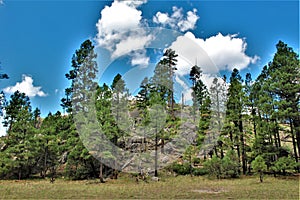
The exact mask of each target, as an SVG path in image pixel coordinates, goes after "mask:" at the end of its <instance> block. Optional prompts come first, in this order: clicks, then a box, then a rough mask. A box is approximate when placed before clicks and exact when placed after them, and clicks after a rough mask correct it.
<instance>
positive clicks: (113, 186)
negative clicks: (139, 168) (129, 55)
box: [0, 175, 299, 199]
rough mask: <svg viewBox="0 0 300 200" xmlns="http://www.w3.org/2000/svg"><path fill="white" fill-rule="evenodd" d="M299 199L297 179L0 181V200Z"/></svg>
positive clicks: (189, 178) (200, 178) (197, 178)
mask: <svg viewBox="0 0 300 200" xmlns="http://www.w3.org/2000/svg"><path fill="white" fill-rule="evenodd" d="M16 198H17V199H299V177H293V178H291V177H289V178H286V179H284V178H276V179H275V178H273V177H265V182H264V183H259V180H258V178H257V177H244V178H240V179H230V180H209V179H207V178H204V177H189V176H178V177H168V178H164V179H162V180H161V181H160V182H151V181H150V182H149V183H145V182H139V183H136V182H135V180H134V179H132V178H129V177H128V176H125V175H123V176H121V177H120V179H119V180H110V181H108V182H107V183H105V184H100V183H98V182H96V181H66V180H56V181H55V183H54V184H51V183H50V182H49V181H47V180H23V181H4V180H1V181H0V199H16Z"/></svg>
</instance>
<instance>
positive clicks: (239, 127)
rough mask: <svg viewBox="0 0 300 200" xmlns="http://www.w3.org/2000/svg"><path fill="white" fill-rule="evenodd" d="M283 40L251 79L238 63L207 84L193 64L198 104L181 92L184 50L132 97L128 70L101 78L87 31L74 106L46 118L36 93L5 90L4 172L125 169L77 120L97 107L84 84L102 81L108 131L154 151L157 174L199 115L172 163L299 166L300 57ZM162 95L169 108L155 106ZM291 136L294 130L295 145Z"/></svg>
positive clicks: (274, 168)
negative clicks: (182, 98) (89, 142)
mask: <svg viewBox="0 0 300 200" xmlns="http://www.w3.org/2000/svg"><path fill="white" fill-rule="evenodd" d="M276 48H277V52H276V54H275V55H274V58H273V60H272V61H271V62H270V63H269V64H268V65H267V66H265V67H264V68H263V70H262V72H261V74H260V75H259V76H258V77H257V79H256V80H254V81H253V80H252V79H251V75H250V74H247V75H246V77H245V81H244V80H243V79H242V77H241V75H240V74H239V71H238V70H237V69H234V70H233V71H232V74H231V76H230V78H229V79H227V78H226V77H225V76H224V77H223V79H220V78H215V79H214V81H213V83H212V86H211V87H210V88H208V87H207V86H206V85H205V84H204V83H203V81H202V80H201V76H202V71H201V68H200V67H198V66H196V65H195V66H192V67H191V71H190V81H191V85H192V87H191V88H192V91H193V92H192V98H193V100H192V104H191V105H184V104H183V103H181V102H175V100H174V93H173V91H174V88H173V87H174V76H175V71H176V70H177V68H176V65H177V59H176V58H177V56H178V55H177V54H176V52H175V51H173V50H172V49H168V50H166V51H165V52H164V54H163V58H162V59H161V60H160V61H159V62H158V64H157V65H156V68H155V71H154V75H153V77H146V78H145V79H144V80H143V81H142V83H141V85H140V90H139V92H138V94H137V96H136V97H135V98H133V99H132V98H129V97H130V94H129V90H128V89H127V88H126V84H125V81H124V80H123V79H122V76H121V75H120V74H117V75H116V76H115V78H114V80H113V83H112V84H111V86H109V85H107V84H104V85H102V86H100V85H98V83H97V82H96V77H97V72H98V67H97V63H96V61H95V60H96V57H97V55H96V54H95V52H94V46H93V44H92V42H91V41H89V40H87V41H85V42H84V43H82V45H81V46H80V48H79V49H78V50H77V51H76V52H75V54H74V56H73V58H72V69H71V70H70V72H69V73H68V74H66V78H67V79H68V80H70V87H69V88H67V89H66V90H65V98H63V99H62V104H61V106H62V108H63V109H64V113H65V114H62V113H60V112H57V113H55V114H52V113H49V115H48V116H47V117H46V118H44V119H42V118H41V117H40V110H39V109H34V110H33V109H32V107H31V104H30V100H29V98H28V97H27V96H26V95H25V94H24V93H20V92H18V91H17V92H15V93H14V94H13V95H12V96H11V98H10V100H9V101H8V102H7V101H6V100H5V98H4V97H3V98H2V102H1V105H2V106H3V110H4V111H5V112H4V125H5V126H6V127H7V128H8V130H7V135H6V136H5V137H3V138H1V140H0V177H1V178H5V179H10V178H16V179H23V178H30V177H32V176H39V177H42V178H45V177H52V178H54V177H62V176H63V177H68V178H70V179H88V178H99V179H100V181H101V182H104V181H105V178H106V177H108V176H111V177H112V178H117V177H118V173H119V172H120V171H121V170H122V168H121V167H120V166H115V167H111V166H106V165H104V164H103V162H100V161H101V160H102V161H103V160H105V159H109V160H112V161H115V163H117V159H118V158H117V157H116V156H115V155H114V153H113V150H107V151H105V152H97V153H96V154H95V153H93V152H91V151H90V150H89V149H87V148H86V147H85V146H84V143H83V141H82V140H81V138H80V134H86V133H80V134H79V132H78V126H77V127H76V124H75V123H74V120H75V118H76V119H77V118H78V116H76V113H78V112H79V111H85V112H86V110H88V109H89V108H88V107H87V105H86V104H85V102H87V101H88V99H90V98H91V96H90V95H91V93H89V92H86V93H85V92H83V93H82V91H91V90H92V89H94V88H96V93H95V95H94V96H93V97H92V98H94V101H93V102H94V103H95V106H94V107H95V109H96V118H97V119H96V120H97V121H98V123H99V126H100V127H101V131H102V132H103V133H104V134H105V136H106V138H108V139H109V140H110V142H111V143H112V144H114V145H115V146H116V147H118V148H123V149H125V150H130V151H133V152H137V151H139V152H147V151H154V152H155V158H154V162H153V166H154V170H153V175H154V176H158V160H159V158H158V151H159V152H161V153H163V154H164V153H166V152H164V149H165V146H166V145H167V144H168V143H169V142H170V141H171V140H172V139H173V138H175V137H176V136H178V135H179V134H180V132H181V130H180V126H181V125H183V124H185V126H187V125H188V124H190V126H191V127H190V128H191V129H192V130H194V133H195V137H194V138H193V141H191V142H190V145H189V146H188V147H187V148H186V149H185V151H184V152H183V154H182V156H181V157H180V159H178V160H177V161H176V162H175V163H174V164H172V165H170V166H169V167H168V169H169V170H171V171H174V172H176V173H178V174H191V175H202V174H207V173H208V174H210V175H213V176H216V177H218V178H226V177H238V176H239V175H241V174H251V173H252V171H253V170H254V171H255V172H259V173H260V175H261V177H262V174H263V173H264V172H269V173H274V174H279V173H281V174H286V173H287V172H294V171H298V172H299V160H298V159H299V153H300V114H299V113H300V112H299V109H300V108H299V96H300V95H299V91H300V84H299V81H300V80H299V77H300V69H299V58H298V55H297V54H296V53H295V52H294V51H293V49H292V48H290V47H288V46H287V45H286V44H285V43H283V42H281V41H279V43H278V44H277V45H276ZM78 91H81V92H78ZM154 105H155V106H157V105H159V106H160V108H163V110H165V111H166V113H163V112H156V110H155V109H153V106H154ZM183 111H184V112H185V113H188V115H189V116H190V117H188V119H186V120H182V118H180V116H179V113H180V112H183ZM153 119H155V120H153ZM75 121H76V120H75ZM130 127H131V129H129V128H130ZM132 127H134V128H132ZM145 127H147V128H145ZM140 129H142V130H143V131H140V132H139V133H143V134H142V135H139V138H141V139H142V140H141V141H142V142H141V144H139V145H138V146H134V147H128V146H129V145H128V138H130V137H132V136H133V135H134V136H136V135H135V134H134V133H132V132H131V130H140ZM147 132H151V133H153V134H152V135H153V136H149V135H148V134H147ZM286 140H291V141H292V142H291V145H289V143H288V142H286ZM95 144H96V143H95ZM126 148H127V149H126ZM129 148H131V149H129ZM132 148H133V149H132ZM116 165H117V164H116ZM261 180H262V178H261Z"/></svg>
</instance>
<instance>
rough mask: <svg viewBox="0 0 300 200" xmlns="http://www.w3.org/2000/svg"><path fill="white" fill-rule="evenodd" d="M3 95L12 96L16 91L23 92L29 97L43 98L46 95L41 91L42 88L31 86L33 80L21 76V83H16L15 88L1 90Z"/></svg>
mask: <svg viewBox="0 0 300 200" xmlns="http://www.w3.org/2000/svg"><path fill="white" fill-rule="evenodd" d="M3 91H4V92H5V93H9V94H12V93H14V92H16V91H19V92H23V93H25V94H26V95H27V96H29V97H35V96H39V97H45V96H47V94H46V93H45V92H43V91H42V87H40V86H38V87H36V86H34V85H33V79H32V77H30V76H27V75H23V76H22V82H17V83H16V85H15V86H10V87H7V88H4V90H3Z"/></svg>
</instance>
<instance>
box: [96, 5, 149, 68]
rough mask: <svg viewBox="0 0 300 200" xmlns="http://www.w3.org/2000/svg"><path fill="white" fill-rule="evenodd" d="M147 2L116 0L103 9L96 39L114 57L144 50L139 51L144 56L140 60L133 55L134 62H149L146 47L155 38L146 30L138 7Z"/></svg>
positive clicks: (134, 63)
mask: <svg viewBox="0 0 300 200" xmlns="http://www.w3.org/2000/svg"><path fill="white" fill-rule="evenodd" d="M145 2H146V1H144V0H142V1H136V0H131V1H126V0H124V1H117V0H115V1H114V2H113V3H112V5H111V6H106V7H105V8H104V9H103V10H102V11H101V18H100V19H99V20H98V23H97V24H96V26H97V29H98V34H97V37H96V40H97V43H98V45H99V46H101V47H103V48H105V49H107V50H109V51H110V52H111V58H112V59H115V58H117V57H120V56H123V55H127V54H129V53H130V54H131V53H132V52H134V51H137V50H138V51H142V50H143V51H144V52H143V53H139V54H140V55H141V56H143V57H141V58H139V61H137V60H136V58H135V57H133V60H132V64H133V65H137V64H139V63H142V65H147V64H148V63H147V61H149V58H148V57H147V56H146V50H144V49H145V47H146V45H148V44H149V43H150V42H151V40H152V39H153V38H152V36H151V35H148V34H147V32H146V31H145V27H146V25H145V23H144V22H143V20H142V12H141V11H140V10H139V9H138V7H139V6H140V5H142V4H143V3H145ZM133 55H135V54H134V53H133ZM141 61H144V62H141Z"/></svg>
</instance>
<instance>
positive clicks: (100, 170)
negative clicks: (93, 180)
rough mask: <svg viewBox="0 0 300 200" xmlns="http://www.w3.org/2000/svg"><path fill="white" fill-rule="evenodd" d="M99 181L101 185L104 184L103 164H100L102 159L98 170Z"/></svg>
mask: <svg viewBox="0 0 300 200" xmlns="http://www.w3.org/2000/svg"><path fill="white" fill-rule="evenodd" d="M99 179H100V182H101V183H105V181H104V178H103V164H102V158H101V159H100V169H99Z"/></svg>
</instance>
